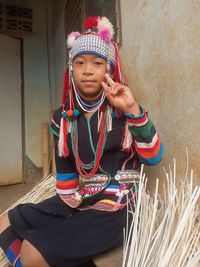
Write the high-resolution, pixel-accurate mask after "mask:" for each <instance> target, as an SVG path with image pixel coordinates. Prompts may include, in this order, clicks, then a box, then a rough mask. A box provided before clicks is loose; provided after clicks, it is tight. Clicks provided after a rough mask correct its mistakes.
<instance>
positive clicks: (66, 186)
mask: <svg viewBox="0 0 200 267" xmlns="http://www.w3.org/2000/svg"><path fill="white" fill-rule="evenodd" d="M54 143H55V162H56V192H57V193H58V194H60V195H68V194H73V193H75V192H76V191H77V189H78V186H79V175H78V173H77V171H76V169H75V167H74V164H73V162H72V160H71V158H70V157H67V158H64V157H59V156H58V152H57V151H58V148H57V143H58V138H57V137H56V136H54Z"/></svg>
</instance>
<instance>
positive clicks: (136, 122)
mask: <svg viewBox="0 0 200 267" xmlns="http://www.w3.org/2000/svg"><path fill="white" fill-rule="evenodd" d="M126 116H127V122H128V125H129V130H130V132H131V134H132V135H133V137H134V143H135V149H136V152H137V154H138V158H139V159H140V162H141V163H144V164H146V165H156V164H158V163H159V162H160V161H161V159H162V156H163V144H162V142H161V140H160V136H159V135H158V133H157V132H156V129H155V127H154V125H153V123H152V122H151V120H150V119H149V117H148V112H147V111H146V110H143V111H142V114H141V115H140V116H138V117H134V116H133V115H128V114H126Z"/></svg>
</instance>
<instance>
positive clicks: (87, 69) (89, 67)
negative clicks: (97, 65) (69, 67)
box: [84, 63, 93, 74]
mask: <svg viewBox="0 0 200 267" xmlns="http://www.w3.org/2000/svg"><path fill="white" fill-rule="evenodd" d="M84 73H85V74H92V73H93V70H92V65H91V64H90V63H87V64H85V68H84Z"/></svg>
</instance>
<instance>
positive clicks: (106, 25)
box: [97, 17, 115, 40]
mask: <svg viewBox="0 0 200 267" xmlns="http://www.w3.org/2000/svg"><path fill="white" fill-rule="evenodd" d="M97 29H98V32H99V33H100V35H102V39H104V33H105V34H106V35H107V34H108V32H109V38H110V40H112V39H113V36H114V33H115V32H114V29H113V25H112V23H111V22H110V21H109V20H108V19H107V18H106V17H102V18H101V19H99V22H98V25H97Z"/></svg>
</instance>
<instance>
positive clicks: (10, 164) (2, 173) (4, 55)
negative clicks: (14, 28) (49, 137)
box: [0, 34, 23, 185]
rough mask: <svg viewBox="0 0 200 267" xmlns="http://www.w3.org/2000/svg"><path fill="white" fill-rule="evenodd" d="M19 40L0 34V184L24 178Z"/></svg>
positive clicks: (19, 180)
mask: <svg viewBox="0 0 200 267" xmlns="http://www.w3.org/2000/svg"><path fill="white" fill-rule="evenodd" d="M21 66H22V65H21V41H20V40H19V39H16V38H13V37H10V36H7V35H3V34H0V124H1V129H0V185H7V184H14V183H20V182H22V181H23V141H22V140H23V138H22V137H23V130H22V127H23V123H22V121H23V119H22V75H21V71H22V68H21Z"/></svg>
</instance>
